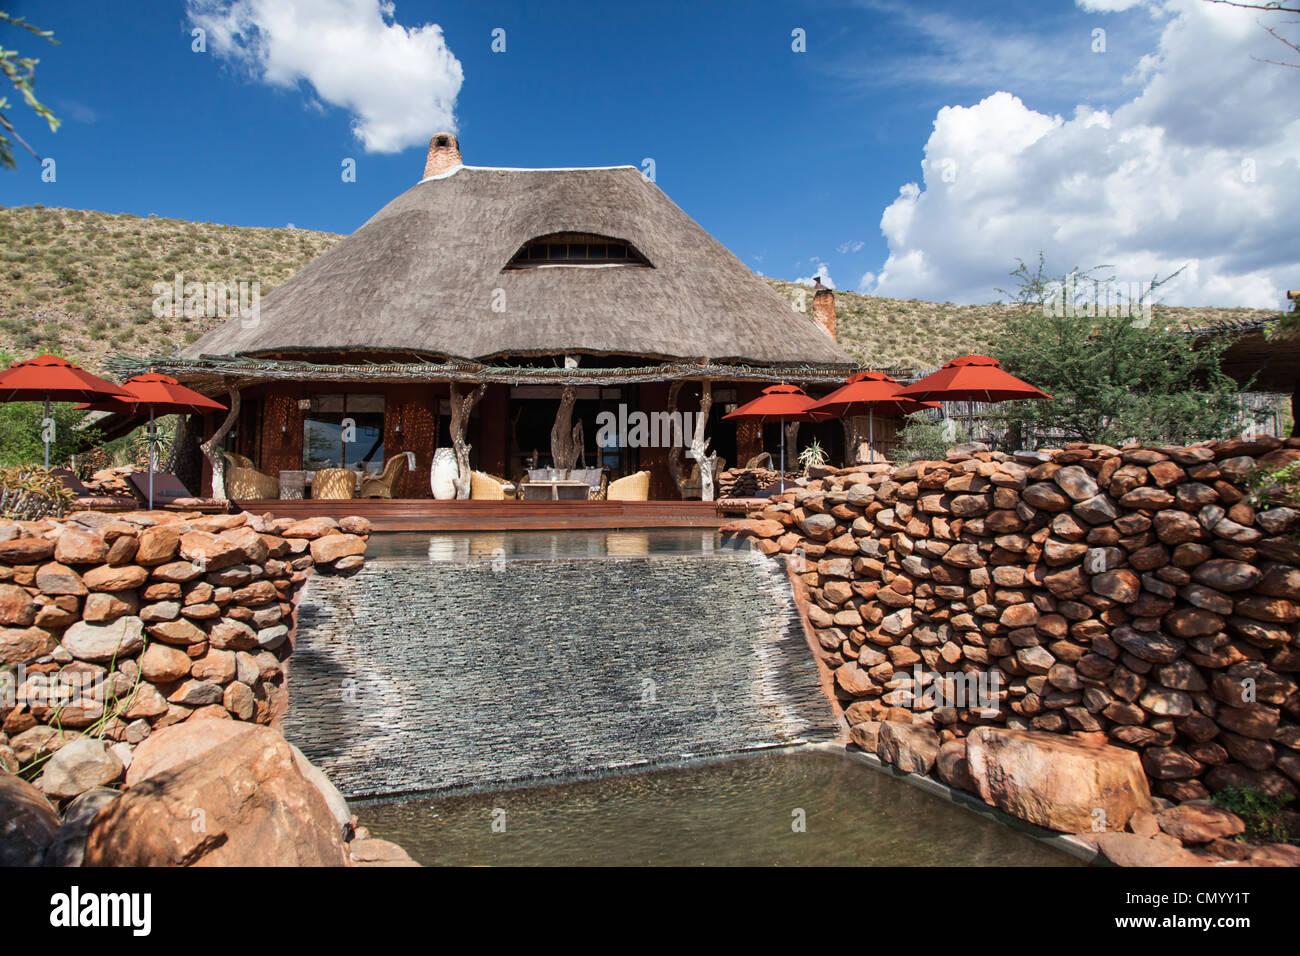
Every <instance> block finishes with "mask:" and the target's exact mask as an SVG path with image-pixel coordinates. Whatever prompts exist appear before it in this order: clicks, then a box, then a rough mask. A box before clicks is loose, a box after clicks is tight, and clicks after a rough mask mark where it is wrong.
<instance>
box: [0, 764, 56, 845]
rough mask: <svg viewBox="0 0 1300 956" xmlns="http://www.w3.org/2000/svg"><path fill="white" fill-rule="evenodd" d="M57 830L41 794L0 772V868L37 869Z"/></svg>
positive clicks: (51, 812) (49, 808) (30, 786)
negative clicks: (31, 867) (34, 867)
mask: <svg viewBox="0 0 1300 956" xmlns="http://www.w3.org/2000/svg"><path fill="white" fill-rule="evenodd" d="M58 829H59V818H58V816H57V815H56V814H55V812H54V808H53V807H52V806H50V802H49V801H48V800H46V799H45V796H44V794H42V793H41V792H40V791H39V790H37V789H36V788H35V787H33V786H32V785H31V784H30V783H28V782H27V781H26V780H23V779H22V778H21V777H15V776H14V775H13V774H11V773H5V772H4V771H2V770H0V866H40V865H41V864H42V862H43V861H44V859H45V849H46V847H48V846H49V845H50V842H51V841H52V840H53V839H54V834H55V833H57V832H58Z"/></svg>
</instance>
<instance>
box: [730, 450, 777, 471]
mask: <svg viewBox="0 0 1300 956" xmlns="http://www.w3.org/2000/svg"><path fill="white" fill-rule="evenodd" d="M745 467H746V468H750V469H752V468H771V467H772V453H771V452H767V451H764V452H760V453H759V454H757V455H755V456H754V457H753V458H751V459H749V461H747V462H745ZM718 471H722V469H721V468H719V469H718Z"/></svg>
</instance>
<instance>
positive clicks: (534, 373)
mask: <svg viewBox="0 0 1300 956" xmlns="http://www.w3.org/2000/svg"><path fill="white" fill-rule="evenodd" d="M105 365H106V367H107V368H108V369H109V370H110V371H112V372H113V373H114V374H116V375H120V376H128V375H134V374H137V373H138V372H142V371H149V370H153V371H155V372H160V373H162V374H164V375H172V376H175V377H176V378H178V379H180V380H181V381H184V382H187V383H189V384H190V385H192V386H195V387H203V386H212V385H217V384H219V383H221V382H222V381H224V380H234V381H235V382H236V383H238V385H244V384H251V383H254V382H263V381H304V380H307V381H318V382H387V383H398V382H474V383H483V382H485V383H489V384H506V385H631V384H636V383H640V382H672V381H678V380H686V381H694V380H703V379H712V380H714V381H728V382H808V383H815V384H821V383H825V384H839V383H841V382H843V381H844V379H845V377H846V375H848V374H849V372H850V371H851V369H850V368H848V367H846V366H841V365H777V366H752V365H732V364H724V363H715V362H666V363H663V364H661V365H650V366H641V367H636V368H535V367H525V366H517V365H482V364H479V363H476V362H454V361H453V362H398V363H391V364H379V363H366V364H360V365H319V364H316V363H313V362H302V361H297V360H292V359H263V358H254V357H246V358H245V357H239V358H237V357H221V358H202V359H181V358H153V359H149V358H140V357H137V356H126V355H119V356H114V357H112V358H109V359H108V360H107V361H106V362H105Z"/></svg>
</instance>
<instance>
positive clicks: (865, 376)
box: [813, 372, 939, 418]
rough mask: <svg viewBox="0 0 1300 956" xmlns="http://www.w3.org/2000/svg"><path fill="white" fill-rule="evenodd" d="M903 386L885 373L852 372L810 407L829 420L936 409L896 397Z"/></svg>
mask: <svg viewBox="0 0 1300 956" xmlns="http://www.w3.org/2000/svg"><path fill="white" fill-rule="evenodd" d="M902 387H903V386H902V385H900V384H899V383H898V382H896V381H894V379H892V378H890V377H889V376H888V375H886V374H885V373H884V372H854V373H853V374H852V375H850V376H849V380H848V382H846V383H845V384H844V385H841V386H840V387H839V388H837V389H836V390H835V391H833V392H831V393H830V394H829V395H827V396H826V397H825V398H823V399H822V400H821V401H820V402H817V403H816V405H814V406H813V414H815V415H818V416H822V417H829V418H851V417H852V416H854V415H867V414H869V413H872V412H883V413H885V414H887V415H888V414H894V415H910V414H911V413H912V412H919V411H921V410H922V409H926V408H938V407H939V405H938V403H937V402H918V401H915V400H914V399H910V398H901V397H899V394H898V393H899V391H900V390H901V389H902Z"/></svg>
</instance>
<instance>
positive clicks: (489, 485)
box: [469, 471, 507, 501]
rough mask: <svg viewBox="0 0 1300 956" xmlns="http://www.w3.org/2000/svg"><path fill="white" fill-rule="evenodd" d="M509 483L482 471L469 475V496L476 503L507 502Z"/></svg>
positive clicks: (472, 472)
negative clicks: (506, 487) (506, 489)
mask: <svg viewBox="0 0 1300 956" xmlns="http://www.w3.org/2000/svg"><path fill="white" fill-rule="evenodd" d="M506 484H507V482H504V481H502V480H501V479H500V478H493V477H492V476H491V475H488V474H484V473H483V472H481V471H471V472H470V473H469V496H470V498H471V499H473V500H475V501H505V499H506V491H505V486H506Z"/></svg>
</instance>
